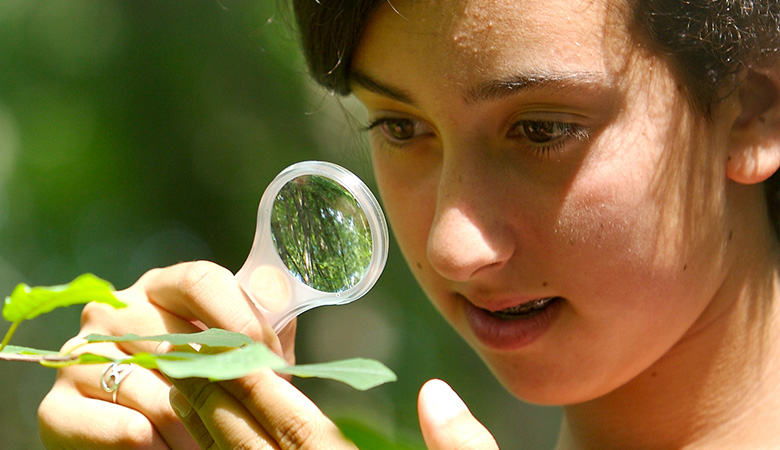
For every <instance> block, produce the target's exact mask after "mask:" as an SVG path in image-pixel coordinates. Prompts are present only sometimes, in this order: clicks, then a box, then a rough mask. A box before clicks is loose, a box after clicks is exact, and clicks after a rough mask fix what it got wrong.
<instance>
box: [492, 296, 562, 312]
mask: <svg viewBox="0 0 780 450" xmlns="http://www.w3.org/2000/svg"><path fill="white" fill-rule="evenodd" d="M557 298H558V297H547V298H540V299H538V300H534V301H531V302H527V303H523V304H522V305H517V306H512V307H511V308H506V309H502V310H501V311H494V312H493V314H495V315H498V316H518V315H523V314H528V313H531V312H534V311H538V310H540V309H543V308H544V307H545V306H547V305H549V304H550V303H551V302H552V301H553V300H555V299H557Z"/></svg>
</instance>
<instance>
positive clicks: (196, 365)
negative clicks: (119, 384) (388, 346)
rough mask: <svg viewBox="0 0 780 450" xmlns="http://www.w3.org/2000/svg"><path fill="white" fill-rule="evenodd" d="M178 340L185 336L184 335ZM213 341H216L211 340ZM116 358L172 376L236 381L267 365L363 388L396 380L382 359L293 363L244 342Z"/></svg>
mask: <svg viewBox="0 0 780 450" xmlns="http://www.w3.org/2000/svg"><path fill="white" fill-rule="evenodd" d="M184 336H187V335H184ZM176 339H183V337H177V338H176ZM165 340H167V339H165ZM179 342H187V343H191V342H192V340H191V339H186V340H183V341H179ZM209 342H213V341H210V340H209ZM115 361H116V362H122V363H134V364H138V365H140V366H142V367H145V368H147V369H158V370H160V372H162V373H164V374H165V375H167V376H169V377H171V378H190V377H198V378H208V379H210V380H212V381H216V380H232V379H235V378H240V377H243V376H246V375H249V374H251V373H253V372H257V371H258V370H261V369H265V368H270V369H271V370H273V371H275V372H279V373H287V374H290V375H293V376H297V377H317V378H328V379H331V380H336V381H341V382H342V383H346V384H348V385H350V386H352V387H354V388H355V389H359V390H366V389H370V388H372V387H375V386H379V385H380V384H384V383H387V382H390V381H395V380H396V376H395V373H393V371H391V370H390V369H388V368H387V367H386V366H385V365H383V364H382V363H380V362H378V361H373V360H368V359H349V360H344V361H334V362H328V363H322V364H306V365H300V366H290V365H288V364H287V363H286V362H285V361H284V359H282V358H280V357H279V356H277V355H276V354H275V353H273V352H272V351H271V350H269V349H268V347H266V346H265V345H263V344H259V343H252V344H250V345H244V346H243V347H240V348H237V349H233V350H229V351H226V352H222V353H216V354H214V353H196V352H171V353H164V354H152V353H136V354H134V355H132V356H131V357H129V358H124V359H120V360H115Z"/></svg>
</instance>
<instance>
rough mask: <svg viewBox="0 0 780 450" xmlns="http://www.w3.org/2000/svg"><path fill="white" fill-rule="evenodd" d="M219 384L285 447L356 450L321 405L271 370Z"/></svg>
mask: <svg viewBox="0 0 780 450" xmlns="http://www.w3.org/2000/svg"><path fill="white" fill-rule="evenodd" d="M219 384H220V385H221V386H222V387H223V388H224V389H225V390H226V391H227V392H229V393H230V394H231V395H232V396H233V397H235V398H237V399H239V400H240V401H241V403H242V404H243V405H244V407H245V408H246V409H247V410H248V411H249V412H250V413H251V414H252V416H253V417H254V418H255V419H256V420H257V421H258V422H260V424H261V425H262V426H263V428H264V429H265V430H266V431H267V433H268V434H269V435H270V436H271V437H272V438H273V439H274V440H275V441H276V442H278V443H279V444H280V446H281V447H282V448H307V449H321V448H327V449H334V450H335V449H352V450H354V449H355V446H354V444H352V443H351V442H350V441H348V440H347V439H346V438H345V437H344V436H343V435H342V434H341V431H340V430H339V429H338V427H336V425H335V424H334V423H333V422H332V421H331V420H330V419H328V418H327V417H326V416H325V415H324V414H323V413H322V411H320V409H319V408H318V407H317V405H315V404H314V403H313V402H312V401H311V400H309V398H308V397H306V396H305V395H304V394H303V393H302V392H301V391H299V390H298V389H297V388H296V387H295V386H293V385H292V384H291V383H289V382H288V381H287V380H285V379H283V378H281V377H279V376H278V375H277V374H275V373H274V372H272V371H271V370H269V369H266V370H261V371H258V372H256V373H253V374H252V375H249V376H246V377H243V378H239V379H236V380H229V381H223V382H220V383H219Z"/></svg>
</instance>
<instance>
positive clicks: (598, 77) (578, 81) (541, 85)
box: [464, 72, 611, 104]
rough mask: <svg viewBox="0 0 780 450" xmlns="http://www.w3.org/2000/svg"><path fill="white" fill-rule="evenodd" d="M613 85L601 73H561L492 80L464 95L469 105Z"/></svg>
mask: <svg viewBox="0 0 780 450" xmlns="http://www.w3.org/2000/svg"><path fill="white" fill-rule="evenodd" d="M610 84H611V83H610V82H609V80H608V79H607V77H606V75H605V74H603V73H598V72H560V73H555V72H553V73H535V74H519V75H514V76H512V77H509V78H504V79H498V80H490V81H486V82H483V83H480V84H478V85H477V86H476V87H474V88H471V89H468V90H467V91H466V93H465V94H464V100H465V101H466V103H467V104H475V103H481V102H489V101H496V100H501V99H503V98H506V97H510V96H513V95H516V94H518V93H520V92H527V91H534V90H539V89H547V90H554V91H573V90H593V89H595V88H597V87H607V86H609V85H610Z"/></svg>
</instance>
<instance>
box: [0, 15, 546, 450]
mask: <svg viewBox="0 0 780 450" xmlns="http://www.w3.org/2000/svg"><path fill="white" fill-rule="evenodd" d="M312 1H314V0H312ZM283 5H284V3H283V0H281V1H277V0H252V1H248V0H241V1H238V0H156V1H139V0H71V1H56V0H3V1H2V2H0V291H2V292H5V293H6V294H3V295H7V294H8V293H10V291H11V289H12V288H13V286H14V285H16V284H17V283H19V282H26V283H29V284H34V285H51V284H61V283H65V282H68V281H70V280H71V279H73V278H75V277H76V276H77V275H79V274H81V273H84V272H93V273H95V274H97V275H99V276H101V277H103V278H106V279H108V280H110V281H112V282H113V283H114V284H115V285H116V286H117V287H118V288H124V287H127V286H129V285H130V284H132V283H133V281H134V280H135V279H137V278H138V277H139V276H140V275H141V274H142V273H144V272H145V271H146V270H148V269H150V268H153V267H158V266H166V265H170V264H174V263H176V262H179V261H185V260H191V259H209V260H212V261H215V262H217V263H219V264H222V265H224V266H226V267H228V268H230V269H231V270H233V271H236V270H238V268H239V267H240V266H241V264H242V263H243V261H244V259H245V257H246V255H247V253H248V251H249V247H250V245H251V243H252V238H253V233H254V228H255V214H256V207H257V203H258V201H259V199H260V196H261V194H262V192H263V190H264V188H265V186H266V185H267V184H268V183H269V182H270V180H271V179H272V178H273V177H274V176H275V175H276V174H277V173H278V172H279V171H280V170H281V169H283V168H284V167H286V166H287V165H289V164H291V163H294V162H297V161H301V160H306V159H324V160H330V161H333V162H336V163H339V164H342V165H344V166H346V167H348V168H350V169H352V170H353V171H354V172H356V173H358V174H359V175H360V176H362V177H363V178H364V179H366V180H367V181H368V182H369V184H371V183H372V181H371V173H370V164H369V161H368V156H367V152H366V150H365V140H364V138H363V137H362V136H361V134H360V132H359V131H356V130H357V129H358V127H357V126H355V124H356V123H360V122H361V120H360V118H359V114H360V113H359V108H356V107H355V104H354V103H355V102H354V100H351V99H346V100H343V101H338V100H337V99H335V98H333V97H331V96H330V95H328V94H327V93H324V92H322V91H319V90H317V89H316V88H315V87H314V86H312V85H311V83H310V82H309V80H308V79H307V77H306V74H305V70H304V69H303V68H302V61H301V58H300V55H299V52H298V50H297V48H296V43H295V38H294V33H293V32H292V31H291V26H290V19H289V17H288V15H287V14H286V13H284V12H283V9H284V8H283V7H280V6H283ZM350 111H356V112H354V113H351V112H350ZM356 116H357V117H356ZM79 313H80V309H79V308H76V307H73V308H69V309H66V310H60V311H58V312H55V313H52V314H50V315H48V316H43V317H41V318H39V319H36V321H34V322H32V323H29V324H25V325H24V326H23V327H22V328H21V329H20V331H19V333H17V335H16V336H15V338H14V340H13V343H15V344H17V345H26V346H32V347H38V348H50V349H56V348H58V347H59V346H60V345H61V344H62V343H63V342H64V341H65V340H66V339H68V338H69V337H71V336H72V335H73V334H75V333H76V331H77V330H78V327H79ZM7 328H8V324H7V323H2V324H0V332H2V333H4V332H5V331H6V330H7ZM299 330H300V334H299V341H298V344H297V345H298V359H299V361H301V362H317V361H327V360H332V359H337V358H347V357H356V356H362V357H369V358H376V359H379V360H381V361H383V362H385V363H386V364H387V365H389V366H390V367H391V368H393V369H394V370H395V371H396V373H397V374H398V375H399V381H398V382H397V383H393V384H389V385H385V386H382V387H380V388H377V389H374V390H372V391H369V392H355V391H351V390H350V389H349V388H346V387H343V386H341V385H339V384H337V383H333V382H328V381H321V380H320V381H317V380H305V381H296V383H297V384H298V385H299V386H300V387H301V388H302V389H303V390H304V391H305V392H306V393H307V394H308V395H309V396H311V397H312V398H313V399H315V401H316V402H317V403H318V404H319V405H320V406H321V407H322V408H323V409H324V410H325V411H326V412H327V413H328V414H329V415H331V416H332V417H356V418H360V419H362V420H365V421H368V422H370V423H371V424H372V425H373V426H375V427H376V428H378V429H380V430H383V431H385V432H387V433H389V434H391V435H395V436H401V437H405V438H409V439H412V440H419V439H420V437H419V431H418V428H417V418H416V395H417V391H418V389H419V387H420V386H421V385H422V383H423V382H424V381H425V380H427V379H429V378H433V377H438V378H443V379H445V380H447V381H448V382H449V383H450V384H452V385H453V387H454V388H455V389H456V390H457V391H458V392H459V393H460V394H461V395H462V396H463V397H464V399H465V400H466V402H467V403H468V404H469V405H470V407H471V408H472V410H473V412H474V413H475V415H476V416H477V417H478V418H479V419H480V420H482V421H483V422H484V423H485V424H486V425H487V426H488V427H489V428H490V429H491V430H492V431H493V432H494V433H495V435H496V437H497V439H498V441H499V444H500V445H501V447H502V448H504V449H514V448H527V449H540V448H541V449H544V448H550V447H551V446H552V444H553V442H554V439H555V429H556V427H557V424H558V420H559V412H558V410H557V409H555V408H544V407H538V406H530V405H525V404H522V403H521V402H518V401H517V400H515V399H513V398H511V397H510V396H509V395H507V394H506V393H505V392H504V391H503V390H502V388H501V387H500V386H498V384H497V383H496V382H495V381H494V380H493V378H492V377H491V376H490V374H489V373H488V372H487V370H486V369H485V368H484V367H483V365H482V364H481V362H480V361H479V360H478V359H477V358H476V357H475V355H474V354H473V353H472V352H471V350H470V349H468V348H467V347H466V346H465V345H464V344H463V343H462V342H461V341H460V340H459V338H458V337H457V336H456V335H455V334H454V333H453V332H452V331H451V330H450V329H449V328H448V327H447V325H446V324H444V322H443V321H442V320H441V319H440V318H439V317H438V316H437V314H436V313H435V311H434V310H433V308H432V307H431V306H430V305H429V304H428V302H427V301H426V300H425V298H424V297H423V295H422V294H421V292H420V290H419V289H418V288H417V286H416V285H415V283H414V281H413V280H412V278H411V276H410V275H409V273H408V272H407V270H406V267H405V265H404V263H403V261H402V259H401V256H400V253H399V252H398V250H397V248H396V247H395V246H394V244H393V245H391V255H390V261H389V263H388V268H387V270H386V272H385V274H384V275H383V277H382V279H381V280H380V282H379V283H378V285H377V286H376V287H375V288H374V290H373V291H372V292H371V293H370V294H369V295H368V296H367V297H366V298H364V299H363V300H361V301H360V302H357V303H354V304H351V305H348V306H342V307H331V308H321V309H319V310H315V311H312V312H309V313H306V314H305V315H304V316H303V317H302V318H301V319H300V323H299ZM54 377H55V372H54V371H53V370H51V369H46V368H43V367H40V366H37V365H33V364H22V363H8V362H4V363H1V364H0V382H1V383H2V387H3V388H2V390H0V405H2V406H0V427H2V429H1V430H0V448H2V449H38V448H41V444H40V443H39V440H38V434H37V423H36V409H37V405H38V403H39V402H40V400H41V399H42V398H43V396H44V395H45V393H46V392H47V390H48V389H49V387H50V386H51V384H52V382H53V380H54ZM95 383H98V380H95ZM63 414H67V411H63Z"/></svg>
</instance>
